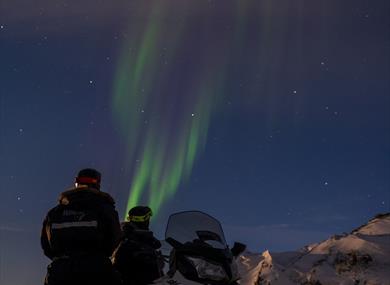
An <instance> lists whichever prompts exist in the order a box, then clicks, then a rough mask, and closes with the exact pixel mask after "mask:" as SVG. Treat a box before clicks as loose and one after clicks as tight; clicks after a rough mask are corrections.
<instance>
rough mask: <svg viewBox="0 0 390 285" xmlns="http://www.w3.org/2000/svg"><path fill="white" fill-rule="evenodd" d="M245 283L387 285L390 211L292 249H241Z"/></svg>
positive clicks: (251, 284)
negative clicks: (341, 231)
mask: <svg viewBox="0 0 390 285" xmlns="http://www.w3.org/2000/svg"><path fill="white" fill-rule="evenodd" d="M239 268H240V272H241V275H242V280H241V281H240V284H244V285H265V284H267V285H268V284H272V285H274V284H275V285H290V284H291V285H295V284H306V285H309V284H313V285H314V284H315V285H335V284H343V285H349V284H351V285H356V284H366V285H374V284H389V285H390V214H389V213H388V214H382V215H378V216H376V217H375V218H374V219H372V220H370V221H369V222H368V223H367V224H365V225H363V226H361V227H359V228H358V229H356V230H354V231H352V232H351V233H350V234H343V235H334V236H332V237H330V238H329V239H327V240H325V241H322V242H320V243H318V244H314V245H310V246H306V247H304V248H303V249H301V250H298V251H295V252H282V253H274V252H269V251H265V252H263V253H262V254H253V253H244V254H243V255H242V256H240V263H239Z"/></svg>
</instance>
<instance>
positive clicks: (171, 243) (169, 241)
mask: <svg viewBox="0 0 390 285" xmlns="http://www.w3.org/2000/svg"><path fill="white" fill-rule="evenodd" d="M165 241H166V242H167V243H169V244H170V245H171V246H172V247H173V248H178V247H180V246H182V245H183V244H182V243H181V242H178V241H177V240H175V239H173V238H171V237H169V238H166V239H165Z"/></svg>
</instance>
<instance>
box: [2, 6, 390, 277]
mask: <svg viewBox="0 0 390 285" xmlns="http://www.w3.org/2000/svg"><path fill="white" fill-rule="evenodd" d="M114 2H115V4H114ZM389 15H390V1H388V0H373V1H369V0H364V1H363V0H353V1H352V0H345V1H336V0H334V1H333V0H311V1H309V0H295V1H290V0H261V1H238V0H236V1H230V0H229V1H228V0H209V1H206V0H192V1H189V0H170V1H166V0H154V1H142V0H126V1H124V0H118V1H92V0H84V1H58V0H50V1H49V0H37V1H27V0H1V2H0V169H1V171H0V185H1V186H0V194H1V196H0V199H1V200H0V284H1V285H36V284H42V279H43V277H44V275H45V267H46V265H47V264H48V263H49V260H48V259H46V258H45V257H44V256H43V253H42V251H41V249H40V244H39V234H40V228H41V223H42V220H43V218H44V216H45V214H46V212H47V210H48V209H50V208H51V207H53V206H54V205H55V204H56V201H57V197H58V195H59V193H60V192H62V191H64V190H66V189H68V188H70V187H71V186H72V184H73V180H74V176H75V175H76V173H77V171H78V170H79V169H80V168H84V167H94V168H97V169H98V170H100V171H101V172H102V174H103V183H102V184H103V187H102V188H103V190H104V191H107V192H109V193H110V194H111V195H112V196H113V197H114V198H115V199H116V201H117V208H118V212H119V213H120V216H121V218H123V217H124V215H125V212H126V209H127V208H128V207H130V206H132V205H134V204H136V203H140V204H149V205H151V206H152V208H153V209H154V212H155V215H154V217H153V224H152V227H153V229H154V230H155V231H156V235H157V236H158V237H159V238H163V231H164V227H165V225H166V222H167V217H168V216H169V214H170V213H173V212H175V211H180V210H191V209H199V210H203V211H206V212H208V213H210V214H212V215H214V216H215V217H217V218H218V219H219V220H220V221H221V222H222V224H223V227H224V229H225V234H226V236H227V239H228V240H229V241H233V240H238V241H242V242H244V243H247V244H248V246H249V249H251V250H252V251H256V252H260V251H262V250H264V249H270V250H276V251H280V250H292V249H296V248H299V247H301V246H304V245H306V244H309V243H312V242H316V241H320V240H321V239H325V238H327V237H328V236H330V235H332V234H334V233H342V232H344V231H350V230H352V229H353V228H355V227H357V226H359V225H361V224H362V223H364V222H366V221H367V220H368V219H370V218H371V217H373V216H374V215H375V214H377V213H380V212H388V211H389V204H390V194H389V193H390V191H389V190H390V178H389V173H390V84H389V78H390V16H389Z"/></svg>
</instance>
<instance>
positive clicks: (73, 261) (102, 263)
mask: <svg viewBox="0 0 390 285" xmlns="http://www.w3.org/2000/svg"><path fill="white" fill-rule="evenodd" d="M95 176H96V177H95ZM76 182H77V186H76V188H74V189H71V190H69V191H66V192H64V193H62V194H61V196H60V199H59V204H58V205H57V206H56V207H54V208H53V209H51V210H50V211H49V213H48V214H47V216H46V219H45V221H44V225H43V228H42V235H41V244H42V248H43V250H44V253H45V255H46V256H47V257H49V258H50V259H52V263H51V264H50V265H49V266H48V273H47V276H46V280H45V284H47V285H63V284H64V285H65V284H66V285H69V284H72V285H78V284H80V285H81V284H82V285H89V284H91V285H92V284H93V285H100V284H101V285H103V284H105V285H107V284H119V283H118V281H117V280H116V278H117V277H116V276H115V272H114V270H113V267H112V264H111V261H110V259H109V257H110V255H111V254H112V252H113V250H114V249H115V247H116V245H117V244H118V242H119V239H120V236H121V233H120V225H119V219H118V214H117V212H116V211H115V203H114V200H113V199H112V198H111V196H110V195H109V194H107V193H104V192H101V191H99V188H100V187H99V186H100V174H99V173H98V172H97V171H95V170H91V169H87V170H83V171H80V172H79V175H78V177H77V178H76ZM93 182H96V185H94V183H93Z"/></svg>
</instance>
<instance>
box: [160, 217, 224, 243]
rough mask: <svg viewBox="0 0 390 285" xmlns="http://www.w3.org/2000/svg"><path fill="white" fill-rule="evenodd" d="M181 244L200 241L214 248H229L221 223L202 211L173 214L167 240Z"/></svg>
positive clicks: (169, 222) (167, 230)
mask: <svg viewBox="0 0 390 285" xmlns="http://www.w3.org/2000/svg"><path fill="white" fill-rule="evenodd" d="M167 238H173V239H174V240H176V241H178V242H180V243H183V244H184V243H186V242H194V241H200V242H205V243H207V244H209V245H210V246H212V247H214V248H221V249H223V248H227V244H226V240H225V235H224V233H223V230H222V226H221V224H220V223H219V221H218V220H217V219H215V218H213V217H212V216H210V215H208V214H206V213H203V212H200V211H188V212H180V213H176V214H172V215H171V216H170V217H169V220H168V225H167V229H166V232H165V239H167Z"/></svg>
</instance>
